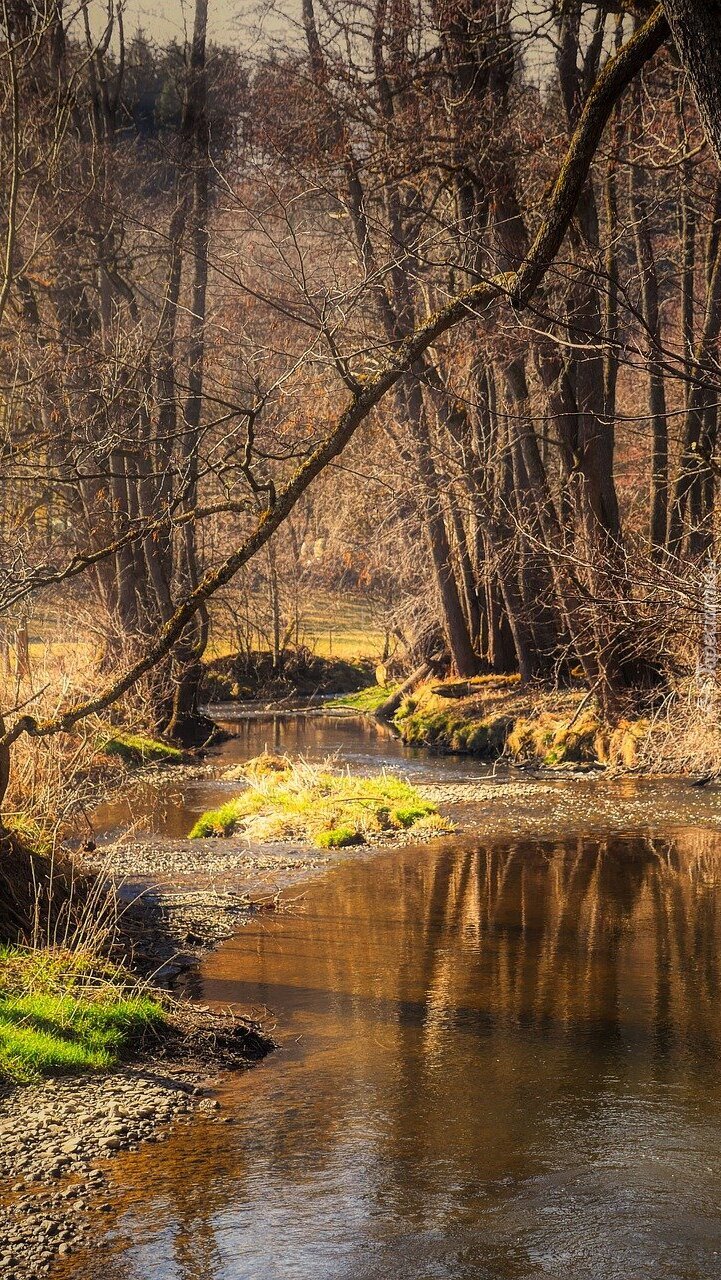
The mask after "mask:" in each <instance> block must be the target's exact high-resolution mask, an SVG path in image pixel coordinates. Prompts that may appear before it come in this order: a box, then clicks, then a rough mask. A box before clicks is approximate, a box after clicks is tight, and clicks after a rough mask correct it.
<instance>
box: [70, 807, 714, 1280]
mask: <svg viewBox="0 0 721 1280" xmlns="http://www.w3.org/2000/svg"><path fill="white" fill-rule="evenodd" d="M720 854H721V836H719V835H718V834H716V833H713V832H705V831H702V830H699V829H695V830H689V831H688V832H687V833H685V834H684V833H683V832H682V833H680V834H678V835H676V836H675V837H674V839H673V840H669V839H662V838H640V837H633V838H631V837H625V838H608V839H600V838H589V837H584V838H573V839H571V838H561V839H558V840H557V841H547V840H546V841H529V840H524V841H521V842H518V843H514V844H510V843H504V844H498V845H493V846H489V845H484V844H481V843H479V842H478V841H477V840H474V839H470V838H464V839H458V838H457V839H454V840H446V841H442V842H436V843H435V844H434V845H431V846H425V847H423V848H414V847H408V848H405V849H401V850H394V851H392V852H391V851H389V852H386V853H383V854H381V855H379V856H378V857H377V858H374V859H373V860H370V861H356V862H352V863H349V864H346V865H343V866H339V867H338V868H336V869H335V870H334V871H333V872H332V873H331V874H330V875H328V876H327V877H326V879H325V880H324V881H323V882H321V883H318V884H316V885H314V886H312V887H311V889H310V890H309V891H308V893H307V897H306V901H305V909H304V910H303V911H302V912H301V913H298V914H295V915H288V916H281V917H277V918H271V919H262V920H261V919H258V920H256V921H254V922H252V923H251V924H250V925H249V926H248V928H247V929H245V930H243V931H242V932H241V933H240V934H239V935H238V936H237V937H236V938H234V939H233V940H232V941H231V942H230V943H228V944H227V945H225V946H224V947H223V948H222V949H221V950H220V951H218V952H217V953H216V954H215V955H213V956H211V957H210V958H209V959H208V961H207V963H206V965H205V968H204V974H203V978H204V995H205V997H206V998H207V999H209V1000H212V1001H217V1002H219V1003H220V1004H224V1005H227V1004H238V1005H240V1006H241V1007H243V1008H248V1007H249V1006H250V1007H254V1008H255V1009H257V1010H260V1009H262V1008H264V1007H267V1008H269V1009H271V1010H272V1011H273V1014H274V1015H275V1016H276V1017H277V1019H278V1026H279V1031H280V1036H281V1040H282V1044H283V1047H282V1049H281V1050H280V1052H279V1053H278V1054H276V1055H274V1056H273V1057H272V1058H271V1059H270V1060H268V1061H267V1062H266V1063H265V1064H263V1065H261V1066H260V1067H259V1068H257V1069H256V1070H254V1071H253V1072H251V1073H249V1074H247V1075H245V1076H242V1077H238V1078H235V1079H233V1080H231V1081H230V1082H229V1083H228V1084H227V1086H226V1087H225V1093H224V1106H225V1112H224V1113H225V1114H228V1115H230V1116H231V1117H232V1118H233V1120H234V1121H235V1123H232V1124H223V1123H215V1122H212V1121H210V1120H208V1121H207V1122H201V1124H200V1125H197V1124H196V1125H193V1126H192V1127H190V1128H188V1129H186V1130H181V1131H180V1132H178V1133H177V1134H176V1135H175V1136H174V1137H173V1138H172V1139H171V1140H170V1141H169V1142H168V1143H167V1144H166V1145H165V1146H164V1147H163V1148H162V1150H160V1149H159V1150H155V1151H152V1152H151V1151H145V1152H143V1153H141V1154H140V1155H138V1156H136V1157H134V1158H133V1160H132V1161H130V1160H128V1161H126V1163H125V1165H124V1166H123V1172H124V1177H125V1187H124V1191H125V1195H126V1202H125V1203H126V1205H127V1207H126V1210H125V1213H124V1217H123V1218H122V1220H121V1221H120V1222H119V1223H118V1226H117V1236H116V1239H115V1242H114V1245H113V1251H112V1254H111V1256H110V1257H109V1258H108V1257H106V1258H105V1259H104V1260H103V1262H102V1264H100V1263H99V1262H95V1263H94V1262H93V1260H92V1259H91V1260H89V1261H88V1260H87V1259H83V1262H82V1270H81V1271H77V1272H76V1274H77V1275H80V1274H82V1275H83V1276H84V1277H89V1278H90V1280H92V1278H93V1277H100V1276H101V1275H102V1276H103V1277H104V1280H147V1278H148V1277H153V1280H240V1278H241V1277H242V1278H243V1280H246V1278H247V1280H250V1278H251V1277H258V1278H260V1277H270V1278H278V1280H286V1278H290V1277H293V1278H294V1280H295V1278H298V1280H301V1278H302V1280H306V1278H308V1280H311V1278H313V1280H326V1278H327V1280H331V1277H333V1278H335V1277H338V1278H339V1280H342V1278H345V1277H347V1278H348V1280H381V1278H383V1280H385V1278H386V1277H394V1278H395V1280H411V1277H412V1278H413V1280H435V1278H439V1280H440V1278H441V1277H444V1278H448V1280H450V1278H453V1280H471V1278H473V1280H531V1278H533V1280H542V1278H548V1277H551V1278H552V1280H567V1278H568V1277H574V1280H597V1278H598V1280H646V1278H647V1277H648V1278H649V1280H650V1278H651V1277H662V1278H663V1280H672V1278H673V1280H676V1278H679V1280H680V1278H681V1277H683V1278H684V1280H700V1278H703V1280H712V1278H717V1277H718V1276H719V1275H721V1220H720V1218H719V1205H720V1204H721V1156H720V1153H721V1075H720V1073H719V1061H720V1058H721V999H720V994H721V990H720V989H721V897H720V895H719V889H720V888H721V857H720V856H719V855H720Z"/></svg>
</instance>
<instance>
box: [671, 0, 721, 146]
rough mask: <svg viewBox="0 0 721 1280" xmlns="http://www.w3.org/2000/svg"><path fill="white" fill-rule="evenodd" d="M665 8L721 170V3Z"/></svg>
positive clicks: (695, 0) (704, 0)
mask: <svg viewBox="0 0 721 1280" xmlns="http://www.w3.org/2000/svg"><path fill="white" fill-rule="evenodd" d="M663 8H664V12H665V14H666V17H667V19H668V24H669V26H670V28H671V33H672V35H673V38H674V42H675V44H676V48H677V50H678V53H679V57H680V58H681V62H682V63H683V67H684V70H685V71H686V73H687V75H688V78H689V80H690V81H691V87H692V88H693V92H694V97H695V98H696V103H697V105H698V109H699V114H700V116H701V119H702V121H703V125H704V129H705V130H706V137H707V138H708V141H709V145H710V146H711V148H712V149H713V152H714V155H715V156H716V163H717V164H718V166H719V168H721V36H720V34H719V33H721V0H663Z"/></svg>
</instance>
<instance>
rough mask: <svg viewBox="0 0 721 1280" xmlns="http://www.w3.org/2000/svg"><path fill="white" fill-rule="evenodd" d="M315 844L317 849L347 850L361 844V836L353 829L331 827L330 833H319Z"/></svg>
mask: <svg viewBox="0 0 721 1280" xmlns="http://www.w3.org/2000/svg"><path fill="white" fill-rule="evenodd" d="M315 842H316V844H317V845H318V848H319V849H347V848H348V847H349V846H350V845H354V844H363V836H362V835H361V834H360V832H359V831H356V829H355V827H347V826H346V827H332V828H331V830H330V831H319V832H318V835H317V836H316V841H315Z"/></svg>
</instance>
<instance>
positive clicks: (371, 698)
mask: <svg viewBox="0 0 721 1280" xmlns="http://www.w3.org/2000/svg"><path fill="white" fill-rule="evenodd" d="M395 687H396V686H395V685H388V686H386V685H381V684H373V685H370V686H369V688H367V689H359V690H358V692H357V693H343V694H341V696H340V697H339V698H333V700H332V702H329V703H328V705H329V706H330V707H347V708H350V709H351V710H353V711H362V712H364V713H365V714H367V715H372V714H373V712H374V711H377V710H378V708H379V707H381V706H382V705H383V703H384V702H387V700H388V698H390V696H391V694H392V693H393V690H394V688H395Z"/></svg>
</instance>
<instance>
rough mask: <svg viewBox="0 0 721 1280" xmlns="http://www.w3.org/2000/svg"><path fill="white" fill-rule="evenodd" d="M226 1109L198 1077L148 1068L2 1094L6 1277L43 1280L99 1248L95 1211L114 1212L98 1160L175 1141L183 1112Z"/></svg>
mask: <svg viewBox="0 0 721 1280" xmlns="http://www.w3.org/2000/svg"><path fill="white" fill-rule="evenodd" d="M192 1088H197V1093H195V1094H191V1089H192ZM218 1107H219V1104H218V1103H217V1100H216V1099H214V1098H209V1097H207V1096H206V1092H205V1090H204V1089H202V1088H201V1087H200V1084H199V1083H198V1080H197V1077H196V1079H195V1081H194V1080H193V1078H192V1076H189V1074H184V1075H183V1077H182V1078H177V1079H176V1078H173V1077H172V1076H170V1075H169V1076H168V1077H167V1080H166V1081H163V1082H162V1083H159V1082H158V1079H157V1076H156V1075H155V1074H154V1072H153V1070H152V1068H151V1069H149V1070H147V1071H146V1070H145V1069H144V1068H143V1067H138V1068H128V1069H126V1070H124V1071H121V1072H118V1073H116V1074H115V1075H113V1076H111V1077H105V1078H103V1077H90V1078H88V1077H82V1078H75V1079H70V1078H69V1079H66V1080H58V1081H55V1080H52V1081H46V1082H44V1083H43V1084H42V1085H33V1086H29V1087H26V1088H22V1089H16V1090H15V1091H14V1092H12V1093H11V1094H10V1095H8V1096H6V1097H4V1098H0V1276H1V1277H2V1280H40V1277H44V1276H46V1275H48V1274H49V1272H50V1269H51V1266H52V1262H53V1259H59V1258H67V1257H70V1256H71V1255H73V1254H75V1253H78V1252H79V1251H80V1250H81V1249H82V1248H83V1247H84V1246H86V1245H88V1244H90V1243H91V1242H92V1244H93V1247H96V1246H97V1244H98V1243H99V1241H98V1240H97V1238H96V1235H95V1233H94V1232H93V1231H92V1214H93V1213H96V1212H100V1213H103V1214H108V1213H110V1212H111V1211H112V1209H113V1205H112V1201H111V1200H109V1199H108V1198H107V1195H108V1188H107V1177H106V1172H105V1169H104V1168H102V1167H101V1168H98V1167H97V1162H98V1161H107V1160H110V1159H111V1158H113V1157H114V1156H116V1155H117V1154H118V1152H121V1151H133V1150H137V1149H138V1147H139V1145H140V1144H141V1143H143V1142H146V1141H149V1140H156V1141H162V1140H165V1139H166V1138H167V1137H168V1128H169V1125H170V1124H171V1123H172V1122H173V1121H174V1120H176V1119H177V1118H178V1117H180V1116H183V1115H187V1114H188V1113H189V1112H191V1111H194V1110H201V1109H202V1110H203V1112H211V1111H216V1110H217V1109H218ZM8 1179H12V1183H11V1184H10V1183H9V1182H8ZM3 1184H4V1186H5V1188H8V1187H9V1186H11V1190H10V1191H7V1190H5V1191H3V1190H2V1188H3Z"/></svg>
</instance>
